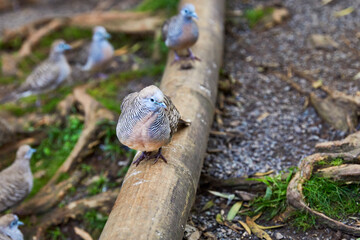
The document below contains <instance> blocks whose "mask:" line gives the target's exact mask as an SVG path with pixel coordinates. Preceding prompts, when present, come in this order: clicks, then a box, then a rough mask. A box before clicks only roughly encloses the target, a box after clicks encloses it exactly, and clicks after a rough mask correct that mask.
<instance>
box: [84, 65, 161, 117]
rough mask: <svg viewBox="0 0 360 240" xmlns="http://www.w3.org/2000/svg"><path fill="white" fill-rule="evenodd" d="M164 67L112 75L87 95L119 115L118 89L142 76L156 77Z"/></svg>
mask: <svg viewBox="0 0 360 240" xmlns="http://www.w3.org/2000/svg"><path fill="white" fill-rule="evenodd" d="M164 68H165V66H164V65H163V64H159V65H151V66H149V67H147V68H144V69H140V70H135V71H127V72H122V73H119V74H115V75H112V76H111V77H109V78H108V79H107V80H106V81H103V82H101V83H100V84H99V86H97V87H95V88H93V89H89V90H88V93H89V94H90V95H91V96H93V97H94V98H95V99H96V100H97V101H99V102H100V103H101V104H102V105H103V106H105V107H106V108H108V109H110V110H111V111H114V112H117V113H120V104H121V102H120V100H118V99H117V95H118V92H119V91H120V88H121V87H122V86H123V85H124V83H126V82H127V81H129V80H132V79H135V78H140V77H144V76H156V75H159V74H161V73H162V72H163V70H164Z"/></svg>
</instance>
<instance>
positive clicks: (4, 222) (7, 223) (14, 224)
mask: <svg viewBox="0 0 360 240" xmlns="http://www.w3.org/2000/svg"><path fill="white" fill-rule="evenodd" d="M20 225H24V223H23V222H21V221H19V218H18V216H16V215H15V214H11V213H10V214H6V215H4V216H2V217H1V218H0V228H3V229H8V230H17V229H18V226H20Z"/></svg>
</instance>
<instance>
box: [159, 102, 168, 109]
mask: <svg viewBox="0 0 360 240" xmlns="http://www.w3.org/2000/svg"><path fill="white" fill-rule="evenodd" d="M158 104H159V106H160V107H162V108H165V110H166V109H167V106H166V104H165V103H163V102H160V103H158Z"/></svg>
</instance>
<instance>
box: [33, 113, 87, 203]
mask: <svg viewBox="0 0 360 240" xmlns="http://www.w3.org/2000/svg"><path fill="white" fill-rule="evenodd" d="M83 125H84V123H83V122H81V121H80V120H79V119H78V118H76V117H74V116H70V117H69V118H68V119H67V124H66V126H65V127H62V126H52V127H50V128H49V130H48V133H47V134H48V137H47V138H45V139H44V140H43V141H42V142H41V144H40V145H39V146H38V147H37V151H36V152H35V153H34V156H33V158H32V160H31V170H32V172H33V173H35V172H37V171H40V170H45V171H46V173H45V176H43V177H42V178H39V179H37V178H36V179H34V186H33V189H32V191H31V193H30V194H29V196H28V198H31V197H32V196H34V195H35V194H36V193H37V192H38V191H39V190H40V189H41V188H42V187H43V186H44V185H45V184H46V183H47V182H48V181H49V180H50V178H51V177H52V176H53V175H54V174H55V172H56V171H57V169H58V168H59V167H60V166H61V164H62V163H63V162H64V161H65V160H66V158H67V157H68V156H69V154H70V152H71V151H72V149H73V147H74V145H75V144H76V142H77V140H78V138H79V136H80V134H81V131H82V129H83Z"/></svg>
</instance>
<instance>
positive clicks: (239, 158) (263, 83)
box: [192, 0, 360, 239]
mask: <svg viewBox="0 0 360 240" xmlns="http://www.w3.org/2000/svg"><path fill="white" fill-rule="evenodd" d="M244 2H246V4H244ZM227 3H228V7H227V9H228V10H230V9H231V10H242V11H244V10H245V9H247V8H253V7H255V6H258V5H259V4H266V5H269V1H253V0H250V1H241V0H235V1H228V2H227ZM281 4H282V5H283V6H284V7H286V8H287V9H288V10H289V11H290V15H291V16H290V18H289V19H288V20H287V21H285V22H284V23H282V24H281V25H279V26H276V27H274V28H271V29H269V30H264V31H257V30H250V29H248V28H247V27H246V24H244V23H243V22H241V21H240V22H237V23H236V24H234V23H231V22H229V21H228V22H227V25H226V29H227V31H226V38H225V58H224V66H223V68H224V70H225V72H226V73H228V74H229V75H231V76H232V77H233V78H234V79H235V80H236V82H237V84H236V86H235V87H234V96H235V99H236V101H238V102H239V103H240V104H237V105H234V104H228V103H227V102H226V101H225V106H224V109H223V110H222V111H221V117H222V120H223V125H219V124H218V123H217V122H216V121H215V122H214V124H213V130H215V131H226V132H240V133H241V136H239V137H236V138H232V140H231V141H229V140H228V139H226V138H220V137H217V136H211V137H210V140H209V149H220V152H216V153H208V154H207V157H206V159H205V162H204V168H203V174H207V175H211V176H213V177H216V178H220V179H226V178H229V177H239V176H244V175H251V174H252V173H254V172H258V171H261V172H264V171H268V170H271V169H274V170H276V171H277V172H278V171H280V170H285V169H287V168H288V167H290V166H297V165H298V162H299V161H300V160H301V159H302V158H303V157H304V156H307V155H310V154H312V153H313V152H314V146H315V144H316V143H318V142H323V141H330V140H335V139H341V138H343V137H344V136H346V133H344V132H340V131H336V130H334V129H332V128H331V127H330V126H329V125H327V124H326V123H324V122H323V121H322V120H321V119H320V118H319V116H318V115H317V114H316V112H315V110H314V109H313V108H312V107H307V108H305V109H304V103H305V97H304V96H302V95H300V94H299V93H298V92H296V91H295V90H294V89H292V88H291V87H290V86H289V85H287V84H286V83H284V82H283V81H281V80H280V79H279V78H278V77H276V76H275V75H274V74H272V73H271V71H268V72H259V70H258V69H259V66H263V65H275V66H276V65H278V66H279V67H275V70H276V71H278V72H285V73H286V70H287V67H288V66H290V65H293V66H295V67H296V68H297V69H301V70H308V71H310V73H311V75H312V76H314V77H315V79H322V80H323V84H324V85H327V86H330V87H333V88H335V89H338V90H341V91H344V92H347V93H351V94H355V93H356V91H359V90H360V87H359V84H360V81H359V80H358V81H355V80H352V79H353V77H354V76H355V75H356V74H357V73H358V72H359V71H360V61H359V54H358V55H356V52H354V51H351V50H350V49H349V48H348V47H347V45H346V44H345V43H344V41H345V40H344V39H347V40H349V41H350V43H351V47H352V48H354V49H359V38H358V37H356V36H357V35H356V34H357V33H358V32H359V31H360V28H359V23H360V12H359V9H360V1H356V0H352V1H337V0H334V1H333V2H332V3H330V4H328V5H325V6H322V5H321V1H313V0H303V1H297V0H284V1H281ZM350 6H352V7H353V8H354V9H355V10H354V12H353V13H351V14H349V15H347V16H344V17H339V18H336V17H334V12H336V11H339V10H342V9H345V8H348V7H350ZM311 34H328V35H330V36H331V37H332V38H333V40H334V41H335V42H337V43H338V44H339V47H338V48H337V49H336V48H330V49H315V48H314V47H313V45H312V44H310V43H309V41H308V37H309V36H310V35H311ZM359 52H360V51H359ZM296 81H297V83H299V84H300V85H301V86H302V87H303V88H304V89H308V90H310V88H309V84H308V83H307V82H306V81H305V80H304V79H296ZM224 95H226V94H225V93H224ZM264 114H266V115H268V116H267V117H266V118H264V119H262V120H261V119H260V120H259V118H261V117H262V116H265V115H264ZM210 199H213V196H209V195H208V194H207V193H206V192H202V191H201V189H200V193H199V195H198V196H197V201H196V205H195V209H201V208H202V206H203V205H204V204H205V203H206V202H207V201H209V200H210ZM215 203H216V207H214V208H212V209H211V210H209V211H206V212H204V213H194V214H192V219H193V221H194V223H195V224H197V225H198V226H206V228H208V229H209V228H210V229H211V228H212V227H214V229H213V230H212V231H213V233H215V235H216V236H217V237H218V238H219V239H257V238H256V237H253V236H252V237H250V236H248V235H247V234H246V233H235V232H234V231H232V230H229V229H228V228H223V227H219V225H218V224H217V223H216V221H215V216H216V214H217V213H219V212H220V210H221V209H224V204H226V201H223V200H219V199H217V200H216V201H215ZM220 205H222V208H221V207H219V206H220ZM279 232H281V234H282V235H283V237H284V238H283V239H341V238H339V235H336V234H335V233H334V232H333V231H331V230H324V229H323V230H319V231H309V232H308V233H302V232H297V231H295V230H293V229H282V230H279ZM272 234H273V236H275V231H273V232H272ZM314 234H315V235H314ZM274 238H275V237H274ZM345 239H350V238H347V237H345ZM354 239H355V238H354Z"/></svg>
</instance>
